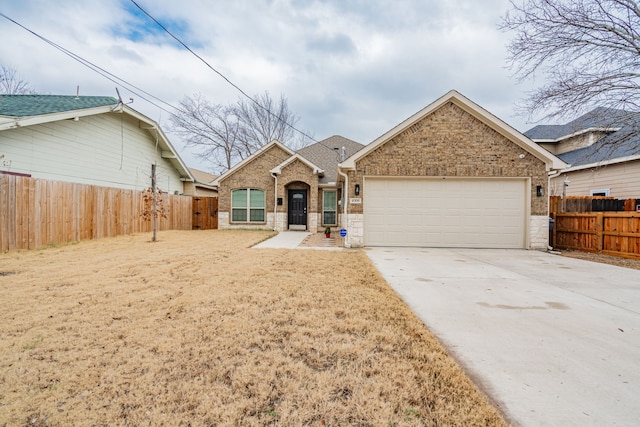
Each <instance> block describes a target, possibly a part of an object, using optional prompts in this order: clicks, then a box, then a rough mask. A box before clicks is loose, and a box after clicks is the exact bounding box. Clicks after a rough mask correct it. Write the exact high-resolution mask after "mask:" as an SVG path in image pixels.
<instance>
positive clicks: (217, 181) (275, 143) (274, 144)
mask: <svg viewBox="0 0 640 427" xmlns="http://www.w3.org/2000/svg"><path fill="white" fill-rule="evenodd" d="M274 147H277V148H279V149H280V150H282V151H284V152H285V153H287V154H289V155H290V156H293V155H294V154H295V153H294V152H293V151H291V150H290V149H289V148H287V147H286V146H284V145H283V144H282V143H281V142H280V141H278V140H275V139H274V140H273V141H271V142H270V143H268V144H266V145H264V146H262V147H261V148H260V149H259V150H258V151H256V152H255V153H253V154H251V155H250V156H249V157H247V158H246V159H244V160H242V161H241V162H239V163H237V164H236V165H235V166H233V167H232V168H231V169H229V170H228V171H226V172H225V173H223V174H222V175H220V176H219V177H218V178H216V179H215V180H214V181H213V182H212V183H211V184H212V185H216V186H217V185H220V183H221V182H222V181H224V180H225V179H227V178H228V177H230V176H231V175H233V174H234V173H236V172H237V171H239V170H241V169H242V168H244V167H245V166H247V165H248V164H249V163H251V162H252V161H253V160H254V159H256V158H257V157H260V156H262V155H263V154H265V153H266V152H267V151H269V150H270V149H272V148H274Z"/></svg>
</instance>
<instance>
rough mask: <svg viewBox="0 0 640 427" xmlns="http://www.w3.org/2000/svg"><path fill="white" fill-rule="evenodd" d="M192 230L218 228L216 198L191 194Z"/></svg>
mask: <svg viewBox="0 0 640 427" xmlns="http://www.w3.org/2000/svg"><path fill="white" fill-rule="evenodd" d="M192 225H193V229H194V230H213V229H216V228H218V198H217V197H203V196H193V219H192Z"/></svg>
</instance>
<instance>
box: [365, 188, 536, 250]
mask: <svg viewBox="0 0 640 427" xmlns="http://www.w3.org/2000/svg"><path fill="white" fill-rule="evenodd" d="M526 191H527V188H526V180H523V179H481V178H469V179H410V178H406V179H405V178H401V179H391V178H388V179H380V178H365V181H364V198H363V199H364V243H365V245H366V246H417V247H465V248H523V247H525V243H524V242H525V224H526V209H525V201H526V197H525V195H526Z"/></svg>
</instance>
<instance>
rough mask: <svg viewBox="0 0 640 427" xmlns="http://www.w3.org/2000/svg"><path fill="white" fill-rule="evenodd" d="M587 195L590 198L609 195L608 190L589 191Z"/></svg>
mask: <svg viewBox="0 0 640 427" xmlns="http://www.w3.org/2000/svg"><path fill="white" fill-rule="evenodd" d="M589 195H590V196H608V195H609V189H608V188H606V189H602V190H590V191H589Z"/></svg>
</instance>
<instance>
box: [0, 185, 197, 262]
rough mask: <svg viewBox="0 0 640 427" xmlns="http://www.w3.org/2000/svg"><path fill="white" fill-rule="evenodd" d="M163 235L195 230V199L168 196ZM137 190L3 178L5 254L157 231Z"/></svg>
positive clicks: (0, 236) (0, 228)
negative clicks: (143, 214)
mask: <svg viewBox="0 0 640 427" xmlns="http://www.w3.org/2000/svg"><path fill="white" fill-rule="evenodd" d="M162 199H163V203H164V207H165V209H166V211H167V218H160V219H159V221H158V229H159V230H174V229H175V230H191V219H192V208H191V204H192V200H191V197H190V196H177V195H170V194H163V195H162ZM143 210H144V202H143V193H142V192H141V191H135V190H122V189H117V188H107V187H99V186H95V185H83V184H75V183H68V182H58V181H47V180H42V179H35V178H27V177H21V176H11V175H0V251H7V250H13V249H33V248H38V247H42V246H47V245H53V244H60V243H69V242H75V241H80V240H88V239H99V238H103V237H113V236H118V235H122V234H130V233H138V232H148V231H152V222H151V221H145V220H143V219H142V218H141V215H140V214H141V213H142V212H143Z"/></svg>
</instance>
